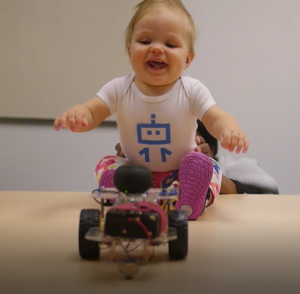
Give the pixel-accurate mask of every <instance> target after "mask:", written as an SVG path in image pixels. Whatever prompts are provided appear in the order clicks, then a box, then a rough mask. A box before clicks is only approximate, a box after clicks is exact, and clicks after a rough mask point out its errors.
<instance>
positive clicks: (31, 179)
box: [0, 121, 119, 191]
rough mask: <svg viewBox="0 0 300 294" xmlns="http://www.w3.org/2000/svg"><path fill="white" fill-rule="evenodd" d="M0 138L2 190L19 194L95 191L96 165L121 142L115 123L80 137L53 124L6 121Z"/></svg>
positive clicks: (2, 125)
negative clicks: (55, 128) (24, 192)
mask: <svg viewBox="0 0 300 294" xmlns="http://www.w3.org/2000/svg"><path fill="white" fill-rule="evenodd" d="M0 138H1V143H0V144H1V145H0V146H1V155H0V190H16V191H22V190H24V191H91V190H93V189H95V188H97V185H96V180H95V178H94V167H95V165H96V164H97V163H98V161H99V159H100V158H102V157H104V156H105V155H110V154H115V150H114V147H115V144H116V142H118V141H119V136H118V132H117V128H116V124H115V123H112V122H110V123H104V126H100V127H98V128H96V129H95V130H93V132H88V133H81V134H76V133H72V132H69V131H67V130H62V131H59V132H56V131H55V130H54V129H53V126H52V122H42V121H37V122H35V121H30V122H27V121H11V122H6V121H5V122H2V123H1V124H0Z"/></svg>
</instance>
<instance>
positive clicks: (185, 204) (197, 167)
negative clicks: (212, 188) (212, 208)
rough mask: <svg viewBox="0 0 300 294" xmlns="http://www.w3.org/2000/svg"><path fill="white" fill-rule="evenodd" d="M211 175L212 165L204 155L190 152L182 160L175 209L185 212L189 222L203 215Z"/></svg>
mask: <svg viewBox="0 0 300 294" xmlns="http://www.w3.org/2000/svg"><path fill="white" fill-rule="evenodd" d="M212 174H213V164H212V162H211V160H210V158H209V157H208V156H206V155H205V154H203V153H199V152H190V153H189V154H187V155H186V156H185V157H184V158H183V161H182V163H181V165H180V168H179V176H178V177H179V185H180V195H179V199H178V200H177V202H176V209H183V210H186V211H187V213H188V216H189V220H195V219H197V218H198V217H199V216H200V215H201V214H202V213H203V211H204V208H205V202H206V193H207V190H208V188H209V185H210V182H211V178H212Z"/></svg>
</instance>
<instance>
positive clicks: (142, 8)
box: [125, 0, 197, 57]
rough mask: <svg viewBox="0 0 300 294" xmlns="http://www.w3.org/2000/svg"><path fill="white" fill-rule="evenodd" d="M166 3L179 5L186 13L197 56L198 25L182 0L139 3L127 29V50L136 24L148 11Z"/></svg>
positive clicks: (193, 50) (193, 52)
mask: <svg viewBox="0 0 300 294" xmlns="http://www.w3.org/2000/svg"><path fill="white" fill-rule="evenodd" d="M164 5H170V6H173V7H177V8H179V9H180V10H181V11H183V12H184V13H185V14H186V16H187V18H188V22H189V40H190V44H189V45H190V53H191V54H192V55H193V57H194V56H195V48H194V44H195V42H196V38H197V33H196V27H195V23H194V21H193V19H192V17H191V15H190V13H189V12H188V11H187V10H186V8H185V6H184V5H183V3H182V1H181V0H144V1H142V2H140V3H139V4H137V5H136V6H135V7H134V8H135V10H136V12H135V14H134V15H133V17H132V19H131V21H130V22H129V24H128V26H127V29H126V39H125V46H126V50H127V46H128V45H129V44H130V43H131V39H132V34H133V31H134V26H135V24H136V23H137V22H138V21H139V20H140V19H141V18H142V17H143V16H144V15H145V14H147V13H148V12H150V11H152V10H153V9H155V8H157V7H159V6H164Z"/></svg>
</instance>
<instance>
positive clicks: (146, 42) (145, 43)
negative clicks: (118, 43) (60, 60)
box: [140, 40, 150, 45]
mask: <svg viewBox="0 0 300 294" xmlns="http://www.w3.org/2000/svg"><path fill="white" fill-rule="evenodd" d="M140 43H141V44H143V45H148V44H150V41H148V40H142V41H140Z"/></svg>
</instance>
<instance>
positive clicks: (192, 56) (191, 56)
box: [184, 53, 194, 69]
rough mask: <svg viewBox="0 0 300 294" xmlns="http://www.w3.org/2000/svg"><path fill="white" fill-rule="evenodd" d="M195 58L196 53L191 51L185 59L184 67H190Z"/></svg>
mask: <svg viewBox="0 0 300 294" xmlns="http://www.w3.org/2000/svg"><path fill="white" fill-rule="evenodd" d="M193 59H194V55H193V54H192V53H189V54H188V56H187V57H186V60H185V67H184V69H188V67H189V66H190V64H191V63H192V61H193Z"/></svg>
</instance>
